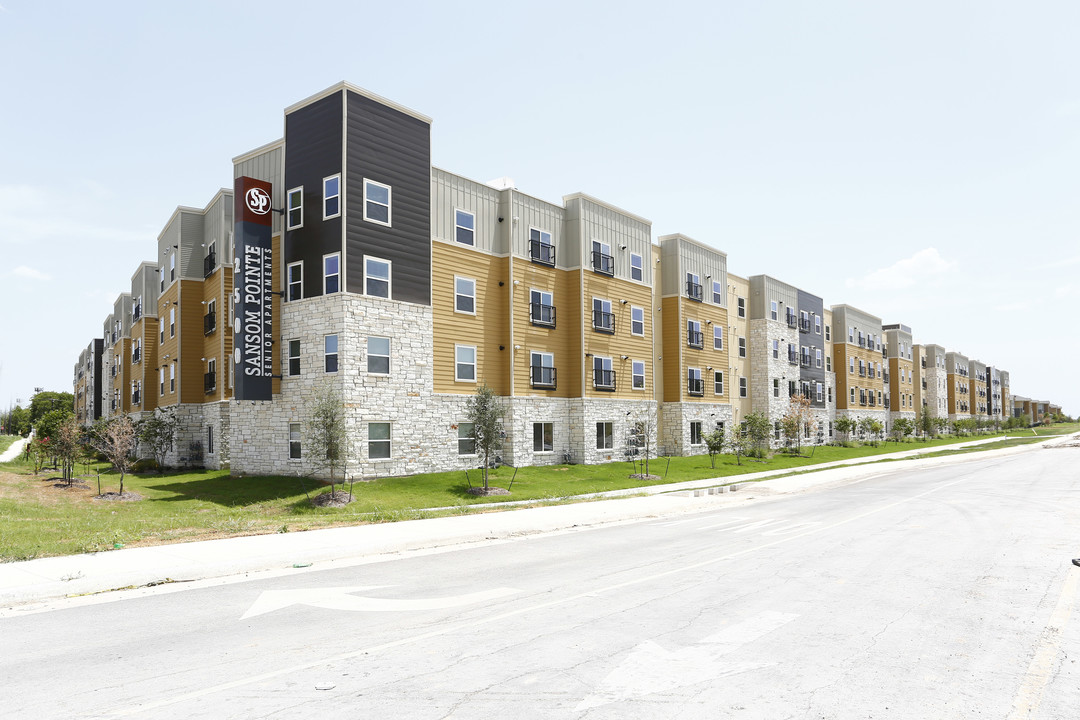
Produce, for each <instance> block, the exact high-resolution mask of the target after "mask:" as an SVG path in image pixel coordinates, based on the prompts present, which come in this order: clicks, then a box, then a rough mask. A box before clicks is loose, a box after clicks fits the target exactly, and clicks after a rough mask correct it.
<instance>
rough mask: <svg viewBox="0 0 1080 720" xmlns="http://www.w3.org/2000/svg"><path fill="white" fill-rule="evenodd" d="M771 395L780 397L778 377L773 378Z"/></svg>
mask: <svg viewBox="0 0 1080 720" xmlns="http://www.w3.org/2000/svg"><path fill="white" fill-rule="evenodd" d="M772 396H773V397H780V378H773V381H772Z"/></svg>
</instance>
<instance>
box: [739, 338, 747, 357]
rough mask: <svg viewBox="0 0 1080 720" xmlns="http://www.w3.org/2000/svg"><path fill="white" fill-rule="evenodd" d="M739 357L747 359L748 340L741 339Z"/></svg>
mask: <svg viewBox="0 0 1080 720" xmlns="http://www.w3.org/2000/svg"><path fill="white" fill-rule="evenodd" d="M739 357H741V358H744V357H746V338H742V337H741V338H739Z"/></svg>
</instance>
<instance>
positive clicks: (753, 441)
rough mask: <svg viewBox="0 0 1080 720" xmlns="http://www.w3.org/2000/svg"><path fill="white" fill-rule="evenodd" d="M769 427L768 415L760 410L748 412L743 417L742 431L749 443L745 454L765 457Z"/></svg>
mask: <svg viewBox="0 0 1080 720" xmlns="http://www.w3.org/2000/svg"><path fill="white" fill-rule="evenodd" d="M771 427H772V425H771V423H769V416H768V415H766V414H765V413H762V412H756V413H750V414H748V415H747V416H746V417H745V418H744V419H743V431H744V432H745V434H746V439H747V440H748V441H749V444H750V448H749V452H747V453H746V454H747V455H753V456H754V457H759V458H760V457H765V455H766V454H767V452H766V448H767V447H768V445H769V431H770V430H771Z"/></svg>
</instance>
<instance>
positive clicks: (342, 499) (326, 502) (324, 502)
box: [311, 492, 356, 507]
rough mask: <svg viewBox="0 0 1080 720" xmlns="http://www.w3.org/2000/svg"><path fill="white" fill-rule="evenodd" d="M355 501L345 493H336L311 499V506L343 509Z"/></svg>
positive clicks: (324, 494) (354, 497)
mask: <svg viewBox="0 0 1080 720" xmlns="http://www.w3.org/2000/svg"><path fill="white" fill-rule="evenodd" d="M355 499H356V496H355V495H354V496H353V497H351V498H350V497H349V493H347V492H337V493H334V494H333V495H331V494H330V493H323V494H322V495H316V496H315V497H313V498H311V504H312V505H314V506H315V507H345V506H346V505H348V504H349V503H351V502H352V501H353V500H355Z"/></svg>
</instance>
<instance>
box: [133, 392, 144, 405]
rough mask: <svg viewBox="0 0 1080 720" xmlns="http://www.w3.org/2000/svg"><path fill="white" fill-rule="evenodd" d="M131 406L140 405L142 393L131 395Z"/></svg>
mask: <svg viewBox="0 0 1080 720" xmlns="http://www.w3.org/2000/svg"><path fill="white" fill-rule="evenodd" d="M131 404H132V405H142V393H140V392H138V391H136V392H133V393H131Z"/></svg>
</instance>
